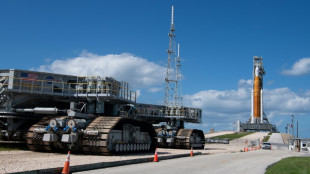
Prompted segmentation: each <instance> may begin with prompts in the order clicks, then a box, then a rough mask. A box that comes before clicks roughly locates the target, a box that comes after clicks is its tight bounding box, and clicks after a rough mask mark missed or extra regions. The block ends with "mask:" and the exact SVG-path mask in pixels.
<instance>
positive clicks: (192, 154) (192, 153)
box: [191, 148, 194, 156]
mask: <svg viewBox="0 0 310 174" xmlns="http://www.w3.org/2000/svg"><path fill="white" fill-rule="evenodd" d="M191 156H194V152H193V148H191Z"/></svg>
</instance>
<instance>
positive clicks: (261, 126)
mask: <svg viewBox="0 0 310 174" xmlns="http://www.w3.org/2000/svg"><path fill="white" fill-rule="evenodd" d="M264 75H265V70H264V66H263V58H262V57H257V56H254V57H253V89H252V92H251V115H250V118H249V121H248V122H247V123H245V124H241V129H243V130H244V131H247V130H250V131H276V127H275V126H274V125H272V124H270V123H269V121H268V118H267V116H266V114H265V113H264V107H263V76H264Z"/></svg>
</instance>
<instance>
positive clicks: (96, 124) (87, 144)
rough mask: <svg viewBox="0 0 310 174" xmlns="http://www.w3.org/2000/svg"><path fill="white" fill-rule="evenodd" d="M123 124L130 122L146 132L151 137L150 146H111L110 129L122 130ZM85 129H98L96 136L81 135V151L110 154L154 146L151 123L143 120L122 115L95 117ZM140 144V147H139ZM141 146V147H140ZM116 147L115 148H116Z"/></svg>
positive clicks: (151, 149)
mask: <svg viewBox="0 0 310 174" xmlns="http://www.w3.org/2000/svg"><path fill="white" fill-rule="evenodd" d="M124 124H132V125H134V126H139V127H140V128H141V132H148V133H149V136H150V137H151V144H150V147H145V146H146V145H145V144H143V145H142V144H137V143H133V144H124V143H121V142H120V143H119V144H118V145H117V147H115V146H111V144H109V143H111V142H109V134H110V132H111V131H112V130H122V128H123V125H124ZM86 130H87V131H91V130H98V131H99V133H98V135H96V136H92V135H84V136H83V142H82V146H83V152H84V153H91V154H102V155H111V154H114V153H118V154H119V153H128V152H130V151H136V152H139V151H154V149H155V147H156V143H155V142H156V141H155V131H154V128H153V127H152V125H151V124H149V123H148V122H145V121H139V120H133V119H129V118H123V117H97V118H96V119H95V120H94V121H93V122H92V123H91V124H90V125H89V126H88V127H87V128H86ZM140 146H141V148H139V147H140ZM142 146H143V147H142ZM116 149H117V150H116Z"/></svg>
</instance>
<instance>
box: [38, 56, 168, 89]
mask: <svg viewBox="0 0 310 174" xmlns="http://www.w3.org/2000/svg"><path fill="white" fill-rule="evenodd" d="M37 70H39V71H45V72H53V73H61V74H68V75H78V76H97V75H98V76H107V77H114V78H116V80H119V81H126V82H128V83H129V86H130V87H131V88H135V89H141V88H151V89H152V88H156V87H158V86H159V85H160V84H162V83H163V82H164V77H165V73H164V72H165V70H166V68H165V67H163V66H161V65H158V64H156V63H154V62H150V61H148V60H146V59H144V58H141V57H137V56H134V55H132V54H128V53H123V54H108V55H97V54H93V53H90V52H87V51H82V53H81V54H80V55H79V56H78V57H73V58H68V59H66V60H55V61H53V62H52V63H51V64H48V65H42V66H40V68H38V69H37ZM153 90H154V89H153Z"/></svg>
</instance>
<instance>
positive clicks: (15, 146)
mask: <svg viewBox="0 0 310 174" xmlns="http://www.w3.org/2000/svg"><path fill="white" fill-rule="evenodd" d="M11 150H28V147H27V145H25V144H0V151H11Z"/></svg>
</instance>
